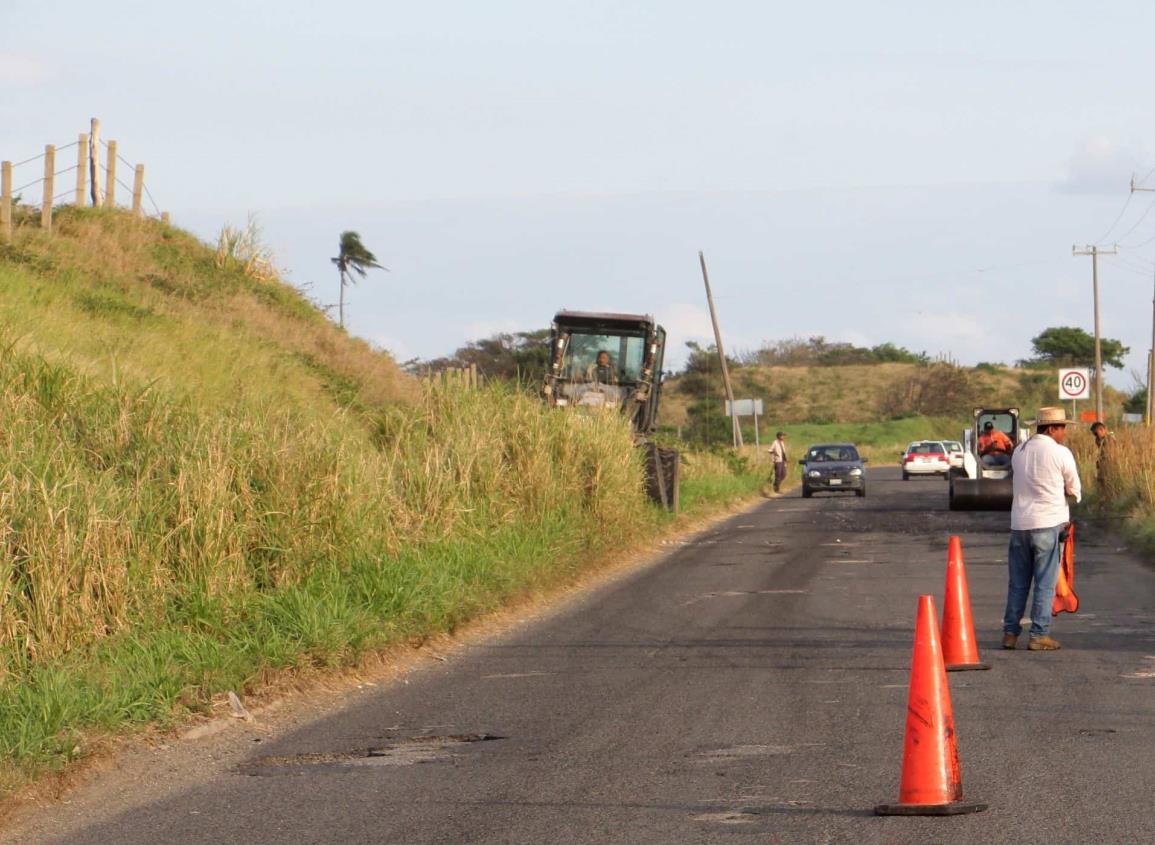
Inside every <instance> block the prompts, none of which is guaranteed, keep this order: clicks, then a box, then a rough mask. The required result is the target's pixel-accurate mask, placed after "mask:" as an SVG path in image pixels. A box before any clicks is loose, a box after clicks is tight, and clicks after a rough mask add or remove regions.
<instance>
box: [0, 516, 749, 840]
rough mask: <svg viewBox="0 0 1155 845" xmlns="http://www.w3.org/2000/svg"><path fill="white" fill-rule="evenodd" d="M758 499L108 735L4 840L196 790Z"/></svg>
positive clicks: (40, 795)
mask: <svg viewBox="0 0 1155 845" xmlns="http://www.w3.org/2000/svg"><path fill="white" fill-rule="evenodd" d="M760 501H762V499H761V498H756V497H754V498H750V499H746V500H744V501H742V502H740V503H737V504H736V505H734V506H732V507H731V508H729V509H727V510H724V511H721V512H718V513H715V514H713V515H711V516H709V517H704V518H701V519H697V520H694V521H692V522H689V523H687V524H686V525H684V526H683V527H681V528H680V529H679V530H678V531H676V532H674V533H670V534H668V535H666V536H664V537H662V538H660V539H658V540H656V541H654V542H653V543H650V544H648V545H646V546H644V547H641V548H639V549H637V550H635V551H633V552H630V553H627V554H623V555H616V556H611V557H606V558H605V559H603V560H601V561H599V562H598V563H597V564H596V565H595V566H593V567H591V569H590V570H589V572H588V573H587V574H585V575H584V576H582V577H581V578H579V579H578V580H577V581H576V582H574V583H571V584H570V585H568V586H565V587H561V588H559V589H556V590H553V591H550V592H543V593H538V594H534V595H530V596H527V597H525V598H524V599H522V600H520V601H518V602H516V603H515V604H513V605H511V606H509V607H507V608H505V609H504V610H501V611H499V612H497V613H494V614H491V615H489V616H487V617H485V618H483V619H480V620H477V621H476V622H474V623H472V624H470V625H467V626H465V627H463V628H462V629H461V630H460V631H458V632H457V633H455V634H453V635H445V636H439V637H435V638H433V639H430V640H428V641H425V642H423V643H421V644H413V645H407V646H398V647H395V648H392V649H389V650H387V651H384V652H378V653H374V654H370V655H367V656H366V657H365V658H364V659H363V660H361V661H360V663H359V664H358V665H357V666H356V667H355V668H352V669H347V670H343V671H339V672H332V673H324V674H320V673H319V674H316V675H308V676H301V675H299V674H286V675H285V676H282V677H276V678H273V679H271V680H270V682H269V683H268V684H267V685H266V686H265V687H264V688H262V690H261V691H260V693H258V694H256V695H252V696H247V697H246V698H245V699H244V701H243V702H236V703H232V702H230V700H229V697H228V696H227V695H222V696H219V697H218V698H217V699H216V700H214V716H212V717H206V718H194V719H190V720H189V721H188V722H186V723H185V724H183V725H182V726H181V727H180V728H178V729H176V730H173V731H168V732H164V733H162V732H151V733H145V734H137V735H134V736H132V737H128V738H125V739H119V740H115V741H111V742H109V743H108V744H107V745H106V748H105V750H103V751H102V752H100V753H97V754H95V755H93V756H92V757H90V758H88V759H86V760H84V761H83V762H81V763H78V764H77V765H75V766H73V767H71V768H70V769H69V770H68V771H66V772H64V773H61V774H56V775H50V776H47V777H45V778H43V779H41V780H40V781H39V782H37V783H36V784H34V785H32V786H30V787H27V788H26V789H24V790H22V791H20V792H18V793H17V794H15V795H14V796H12V797H11V798H9V799H8V800H6V801H5V802H4V803H3V804H0V839H3V841H5V842H20V843H35V842H45V841H48V840H51V839H55V838H57V837H61V836H66V835H68V834H69V833H72V832H74V831H77V830H80V829H82V828H83V827H86V826H88V825H92V824H95V823H98V822H100V821H103V820H106V819H109V818H111V817H113V816H115V815H117V814H119V813H122V812H124V811H126V810H131V809H134V808H138V807H141V806H145V805H147V804H149V803H152V802H155V801H159V800H162V799H163V798H165V797H166V796H169V795H172V794H175V793H177V792H179V791H183V790H188V789H191V788H195V787H196V786H198V785H199V784H202V783H205V782H207V781H209V780H210V779H212V778H213V777H215V776H217V775H218V774H219V773H220V772H222V771H225V770H228V769H230V768H232V767H234V766H236V765H238V764H239V763H241V762H242V761H243V760H245V759H246V758H248V757H249V756H251V755H252V754H253V751H254V748H259V746H260V745H261V744H264V743H267V742H269V741H271V740H273V739H275V738H277V737H279V736H281V735H284V734H287V733H289V732H291V731H294V730H297V729H298V728H300V727H302V726H304V725H307V724H309V723H310V722H313V721H315V720H318V719H322V718H327V717H329V716H332V715H333V714H334V713H337V712H339V711H341V710H343V709H345V708H347V707H352V706H355V705H356V704H357V703H358V701H359V699H360V698H361V697H362V696H365V695H368V694H371V693H372V692H374V691H376V690H378V689H380V688H381V687H386V686H389V685H391V684H405V683H408V682H409V680H408V679H409V676H411V675H412V674H414V673H416V672H420V671H421V670H422V668H423V667H426V666H430V665H433V664H434V663H435V662H445V661H448V660H450V659H451V658H452V657H453V655H454V653H455V652H456V651H458V650H460V649H462V648H464V647H465V646H468V645H470V644H473V643H476V642H479V641H482V640H485V639H487V638H491V637H495V636H498V635H500V634H503V633H506V632H507V631H510V630H513V629H515V628H517V627H520V626H523V625H527V624H530V623H532V622H535V621H537V620H541V619H545V618H548V617H549V616H551V615H552V614H556V613H560V612H562V611H564V610H565V609H566V608H568V607H569V606H570V605H571V604H572V603H574V602H577V601H579V600H581V599H582V598H584V597H585V596H587V595H588V594H589V593H591V592H593V591H594V590H597V589H600V588H602V587H605V586H607V585H609V584H612V583H614V582H615V581H617V580H619V579H622V578H625V577H627V576H629V575H632V574H633V573H635V572H638V571H640V570H642V569H644V568H646V567H648V566H654V565H656V564H658V563H659V562H660V561H661V560H662V559H663V558H664V557H665V556H666V555H667V554H668V553H670V552H671V551H673V550H675V549H677V548H679V547H681V546H683V545H686V544H687V543H690V542H692V541H693V538H694V537H695V536H697V535H699V534H701V533H703V532H705V531H707V530H709V529H710V528H711V527H713V526H714V525H716V524H718V523H720V522H722V521H724V520H726V519H728V518H730V517H731V516H733V515H735V514H737V513H741V512H743V511H745V510H748V509H750V508H751V507H753V506H754V505H755V504H757V503H758V502H760ZM237 704H240V707H239V708H238V707H237ZM246 717H247V718H246Z"/></svg>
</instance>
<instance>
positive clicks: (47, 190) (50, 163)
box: [40, 144, 56, 232]
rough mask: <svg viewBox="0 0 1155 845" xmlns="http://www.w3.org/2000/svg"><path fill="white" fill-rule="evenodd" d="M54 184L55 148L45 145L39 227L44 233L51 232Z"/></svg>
mask: <svg viewBox="0 0 1155 845" xmlns="http://www.w3.org/2000/svg"><path fill="white" fill-rule="evenodd" d="M55 184H56V147H54V146H52V145H51V144H46V145H45V147H44V204H43V205H42V206H40V227H41V228H42V229H44V231H46V232H51V231H52V197H53V196H54V195H55V194H54V193H53V191H54V190H55V187H54V186H55Z"/></svg>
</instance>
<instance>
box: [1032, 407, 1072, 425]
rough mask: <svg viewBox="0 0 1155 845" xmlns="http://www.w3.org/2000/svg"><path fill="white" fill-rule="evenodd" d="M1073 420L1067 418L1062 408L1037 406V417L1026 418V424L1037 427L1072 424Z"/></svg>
mask: <svg viewBox="0 0 1155 845" xmlns="http://www.w3.org/2000/svg"><path fill="white" fill-rule="evenodd" d="M1074 422H1075V421H1074V420H1069V419H1067V412H1066V410H1064V409H1063V408H1039V416H1038V419H1033V420H1028V422H1027V425H1033V426H1034V427H1035V428H1038V427H1039V426H1041V425H1072V424H1074Z"/></svg>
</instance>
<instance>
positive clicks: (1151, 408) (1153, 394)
mask: <svg viewBox="0 0 1155 845" xmlns="http://www.w3.org/2000/svg"><path fill="white" fill-rule="evenodd" d="M1136 191H1144V192H1146V193H1155V188H1140V187H1139V186H1138V185H1136V184H1135V177H1134V176H1132V177H1131V193H1135V192H1136ZM1146 410H1147V414H1146V417H1147V419H1146V423H1147V425H1153V424H1155V296H1153V297H1152V299H1151V348H1150V349H1148V350H1147V408H1146Z"/></svg>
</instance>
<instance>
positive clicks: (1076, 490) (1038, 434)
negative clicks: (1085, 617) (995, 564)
mask: <svg viewBox="0 0 1155 845" xmlns="http://www.w3.org/2000/svg"><path fill="white" fill-rule="evenodd" d="M1072 422H1073V421H1072V420H1068V419H1067V415H1066V412H1065V411H1064V410H1063V409H1062V408H1040V409H1039V416H1038V419H1037V420H1035V421H1034V425H1035V434H1034V436H1033V437H1031V438H1029V439H1028V440H1027V441H1026V442H1025V443H1023V444H1021V445H1020V446H1019V448H1018V449H1016V450H1015V454H1014V457H1013V458H1012V459H1011V469H1012V472H1013V476H1012V484H1013V485H1014V500H1013V502H1012V504H1011V540H1010V545H1009V547H1008V549H1007V569H1008V574H1009V579H1008V583H1007V609H1006V612H1005V613H1004V614H1003V648H1014V647H1015V646H1016V645H1017V644H1018V639H1019V634H1021V633H1022V630H1023V626H1022V622H1021V620H1022V618H1023V612H1024V611H1025V610H1026V608H1027V593H1028V592H1029V591H1030V589H1031V582H1032V581H1034V587H1035V589H1034V595H1033V596H1032V597H1031V632H1030V641H1029V643H1028V644H1027V648H1028V649H1030V650H1031V651H1054V650H1056V649H1058V648H1059V643H1058V641H1057V640H1055V639H1053V638H1052V637H1051V635H1050V634H1051V603H1052V601H1053V600H1054V598H1055V582H1056V581H1057V580H1058V577H1059V562H1060V558H1061V555H1062V550H1063V544H1062V542H1060V539H1059V535H1060V534H1062V533H1063V532H1064V530H1065V529H1066V528H1067V524H1068V523H1069V522H1070V520H1071V511H1070V508H1069V507H1068V506H1067V496H1072V497H1073V498H1074V499H1075V501H1076V502H1078V501H1080V500H1081V499H1082V497H1083V488H1082V485H1081V484H1080V482H1079V469H1078V467H1077V466H1076V465H1075V456H1074V455H1072V454H1071V450H1070V449H1068V448H1067V447H1066V446H1065V445H1063V444H1064V441H1066V439H1067V426H1068V425H1070V424H1071V423H1072Z"/></svg>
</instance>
